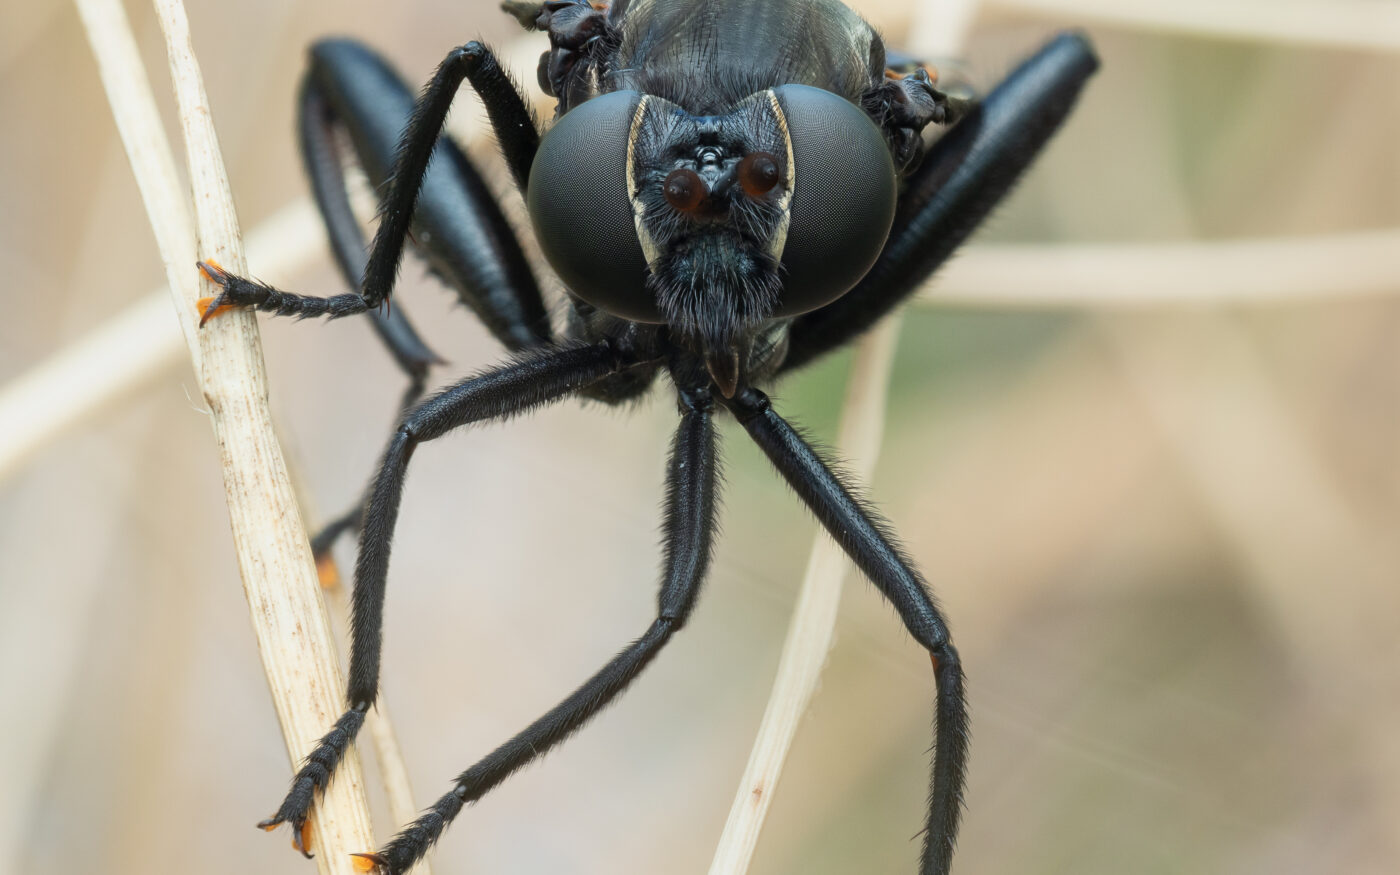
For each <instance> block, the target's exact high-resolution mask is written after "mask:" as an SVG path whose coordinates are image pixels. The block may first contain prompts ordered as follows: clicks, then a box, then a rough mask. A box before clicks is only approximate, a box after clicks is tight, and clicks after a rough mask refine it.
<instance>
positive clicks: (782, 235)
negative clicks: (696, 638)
mask: <svg viewBox="0 0 1400 875" xmlns="http://www.w3.org/2000/svg"><path fill="white" fill-rule="evenodd" d="M765 93H766V94H767V95H768V102H769V104H771V105H772V107H773V116H774V118H776V119H777V120H778V130H780V131H782V134H783V146H784V147H786V148H787V165H786V167H787V174H786V178H785V179H784V180H783V196H782V198H781V199H780V200H779V201H778V208H779V209H780V210H782V211H783V217H782V219H781V220H780V221H779V222H778V227H777V229H776V230H775V231H774V232H773V245H772V246H770V247H769V249H768V253H769V254H770V255H772V256H773V259H774V260H775V261H782V259H783V250H784V249H785V248H786V247H787V235H788V226H789V225H791V224H792V189H793V184H794V182H795V181H796V180H797V165H796V164H795V163H794V162H793V159H792V132H791V131H789V130H788V123H787V115H786V114H785V113H784V112H783V107H782V104H780V103H778V95H776V94H774V93H773V90H772V89H771V88H770V89H769V90H768V91H767V92H765Z"/></svg>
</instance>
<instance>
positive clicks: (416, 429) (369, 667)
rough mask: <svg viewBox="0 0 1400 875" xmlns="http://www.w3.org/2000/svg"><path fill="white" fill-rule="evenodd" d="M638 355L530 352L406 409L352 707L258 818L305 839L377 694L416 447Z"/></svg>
mask: <svg viewBox="0 0 1400 875" xmlns="http://www.w3.org/2000/svg"><path fill="white" fill-rule="evenodd" d="M634 363H635V362H634V361H633V360H632V359H630V358H628V357H624V355H623V354H622V353H620V352H619V351H618V350H617V349H615V348H614V347H612V346H611V345H609V344H607V343H599V344H595V345H592V346H568V347H556V348H550V349H544V350H536V351H532V352H527V353H523V354H522V355H521V356H520V357H518V358H517V359H516V360H515V361H513V362H511V363H509V364H507V365H504V366H502V367H498V368H496V369H494V370H491V371H487V372H486V373H484V374H481V375H479V376H476V377H471V378H468V379H466V380H463V381H462V382H460V383H458V384H457V385H455V386H451V387H449V388H447V389H444V390H443V391H442V392H439V393H438V394H437V395H435V396H433V397H432V398H429V399H428V400H427V401H425V402H423V403H422V404H421V405H419V406H418V407H417V408H416V409H414V410H413V411H412V412H411V413H409V414H408V415H407V416H406V417H404V421H403V424H402V425H400V426H399V429H398V431H397V432H396V433H395V434H394V437H393V438H392V439H391V440H390V442H389V447H388V449H387V450H385V452H384V459H383V462H382V463H381V465H380V469H379V473H378V475H377V476H376V477H375V478H374V481H373V483H372V484H371V486H370V499H369V502H368V504H367V505H366V507H365V514H364V525H363V527H362V529H361V531H360V550H359V555H358V557H357V559H356V563H355V589H354V593H353V595H352V599H351V623H350V638H351V646H350V671H349V676H348V678H347V681H346V693H345V698H346V705H347V708H348V710H346V712H345V713H344V714H343V715H341V717H340V719H339V720H337V721H336V724H335V726H334V727H332V729H331V730H330V732H328V733H326V735H325V737H323V738H322V739H321V741H320V743H319V744H318V745H317V746H316V748H315V749H314V750H312V752H311V753H310V754H309V755H308V756H307V758H306V762H305V764H304V765H303V766H302V768H301V769H300V770H299V771H298V772H297V774H296V777H294V778H293V779H292V786H291V789H290V790H289V791H288V792H287V795H286V797H285V798H284V799H283V801H282V804H281V806H279V807H278V809H277V813H276V814H274V815H273V816H272V817H270V818H268V819H267V820H265V821H263V822H262V823H260V824H259V826H261V827H263V828H264V829H271V828H273V827H275V826H277V825H278V824H280V823H290V824H291V825H292V827H293V828H294V830H295V835H294V837H293V840H294V842H296V843H297V847H299V848H300V847H301V844H300V842H301V833H302V826H303V825H304V824H305V823H306V817H307V813H308V812H309V810H310V808H311V803H312V800H313V798H314V796H315V791H316V790H317V789H319V788H322V787H324V786H325V785H326V783H327V782H328V781H329V780H330V778H331V775H332V774H333V773H334V771H335V769H336V767H337V766H338V765H339V763H340V761H341V759H342V757H344V755H345V751H346V749H347V748H349V746H350V743H351V742H353V741H354V740H355V736H356V734H358V733H359V730H360V727H361V726H362V725H363V724H364V719H365V714H366V712H368V711H369V709H370V707H371V706H372V705H373V704H374V700H375V697H376V696H377V695H378V692H379V665H380V645H381V643H382V632H383V621H384V592H385V584H386V578H387V577H388V572H389V549H390V546H391V542H392V540H393V535H394V526H395V523H396V522H397V520H398V513H399V504H400V501H401V499H402V497H403V484H404V478H405V477H406V476H407V474H408V463H409V460H410V458H411V457H412V456H413V451H414V449H415V448H416V447H417V446H418V445H419V444H420V443H423V442H424V441H430V440H434V439H435V438H438V437H441V436H442V435H444V434H446V433H448V432H449V431H452V430H453V429H456V428H459V427H461V426H464V425H467V424H470V423H473V422H480V421H483V420H489V419H501V418H504V417H507V416H511V415H514V414H518V413H523V412H525V411H527V410H530V409H533V408H536V407H540V406H542V405H544V404H546V403H549V402H551V401H557V400H559V399H561V398H565V397H567V396H569V395H572V394H575V393H577V392H578V391H579V390H580V389H582V388H584V387H586V386H588V385H590V384H592V383H595V382H597V381H598V380H600V379H602V378H604V377H606V376H608V375H610V374H615V373H618V372H619V371H621V370H623V369H624V368H626V367H628V366H630V365H632V364H634ZM303 851H304V849H303Z"/></svg>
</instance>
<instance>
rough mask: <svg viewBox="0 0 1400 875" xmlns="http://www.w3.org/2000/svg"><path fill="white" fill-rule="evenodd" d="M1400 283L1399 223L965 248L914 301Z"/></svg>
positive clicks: (1255, 293) (1254, 297) (1108, 304)
mask: <svg viewBox="0 0 1400 875" xmlns="http://www.w3.org/2000/svg"><path fill="white" fill-rule="evenodd" d="M1338 265H1346V266H1347V268H1346V270H1338V269H1337V266H1338ZM1397 290H1400V228H1385V229H1381V230H1375V231H1353V232H1349V233H1343V234H1319V235H1314V236H1308V237H1274V238H1260V239H1242V240H1228V241H1211V240H1198V241H1185V242H1181V243H1142V244H1126V243H1125V244H1115V243H1104V244H1092V243H1077V244H1069V245H988V246H970V247H968V248H967V249H966V250H965V251H964V252H963V253H961V254H960V255H958V256H957V257H956V258H954V259H953V260H952V261H951V262H949V264H948V266H947V267H945V268H944V269H943V270H942V271H940V272H939V273H938V274H937V275H936V276H934V278H933V279H931V280H930V281H929V282H928V283H927V284H926V285H925V286H924V287H923V289H921V290H920V292H919V294H918V297H917V298H915V300H916V301H917V302H918V303H920V304H924V305H935V306H936V305H943V304H957V305H959V306H964V307H1047V306H1055V307H1103V308H1121V307H1136V306H1171V305H1179V304H1187V305H1192V304H1248V303H1259V304H1272V303H1277V302H1281V301H1285V300H1293V299H1305V298H1306V299H1317V298H1327V299H1335V298H1348V297H1362V296H1367V295H1380V294H1393V293H1394V292H1396V291H1397Z"/></svg>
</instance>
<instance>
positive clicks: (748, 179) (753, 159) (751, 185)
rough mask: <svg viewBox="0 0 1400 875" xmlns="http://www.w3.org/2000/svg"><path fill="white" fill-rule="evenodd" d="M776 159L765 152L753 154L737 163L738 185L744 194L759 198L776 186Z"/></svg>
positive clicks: (777, 176)
mask: <svg viewBox="0 0 1400 875" xmlns="http://www.w3.org/2000/svg"><path fill="white" fill-rule="evenodd" d="M780 175H781V174H780V173H779V172H778V159H777V157H775V156H773V155H769V154H768V153H767V152H754V153H752V154H749V155H746V156H744V160H743V161H740V162H739V185H740V186H741V187H742V188H743V189H744V194H746V195H748V196H749V197H751V198H760V197H763V196H764V195H765V194H767V193H768V192H770V191H772V190H773V186H775V185H777V184H778V178H779V176H780Z"/></svg>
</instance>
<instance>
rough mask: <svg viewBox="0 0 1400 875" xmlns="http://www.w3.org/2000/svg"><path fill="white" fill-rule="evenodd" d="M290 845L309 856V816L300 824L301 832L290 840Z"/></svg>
mask: <svg viewBox="0 0 1400 875" xmlns="http://www.w3.org/2000/svg"><path fill="white" fill-rule="evenodd" d="M297 839H300V841H297ZM292 847H294V848H296V849H297V850H298V851H301V852H302V853H303V854H305V855H306V856H308V857H309V856H311V818H309V817H308V818H307V819H306V822H305V823H303V824H302V825H301V832H300V833H298V834H297V835H296V837H295V838H294V839H293V840H292Z"/></svg>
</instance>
